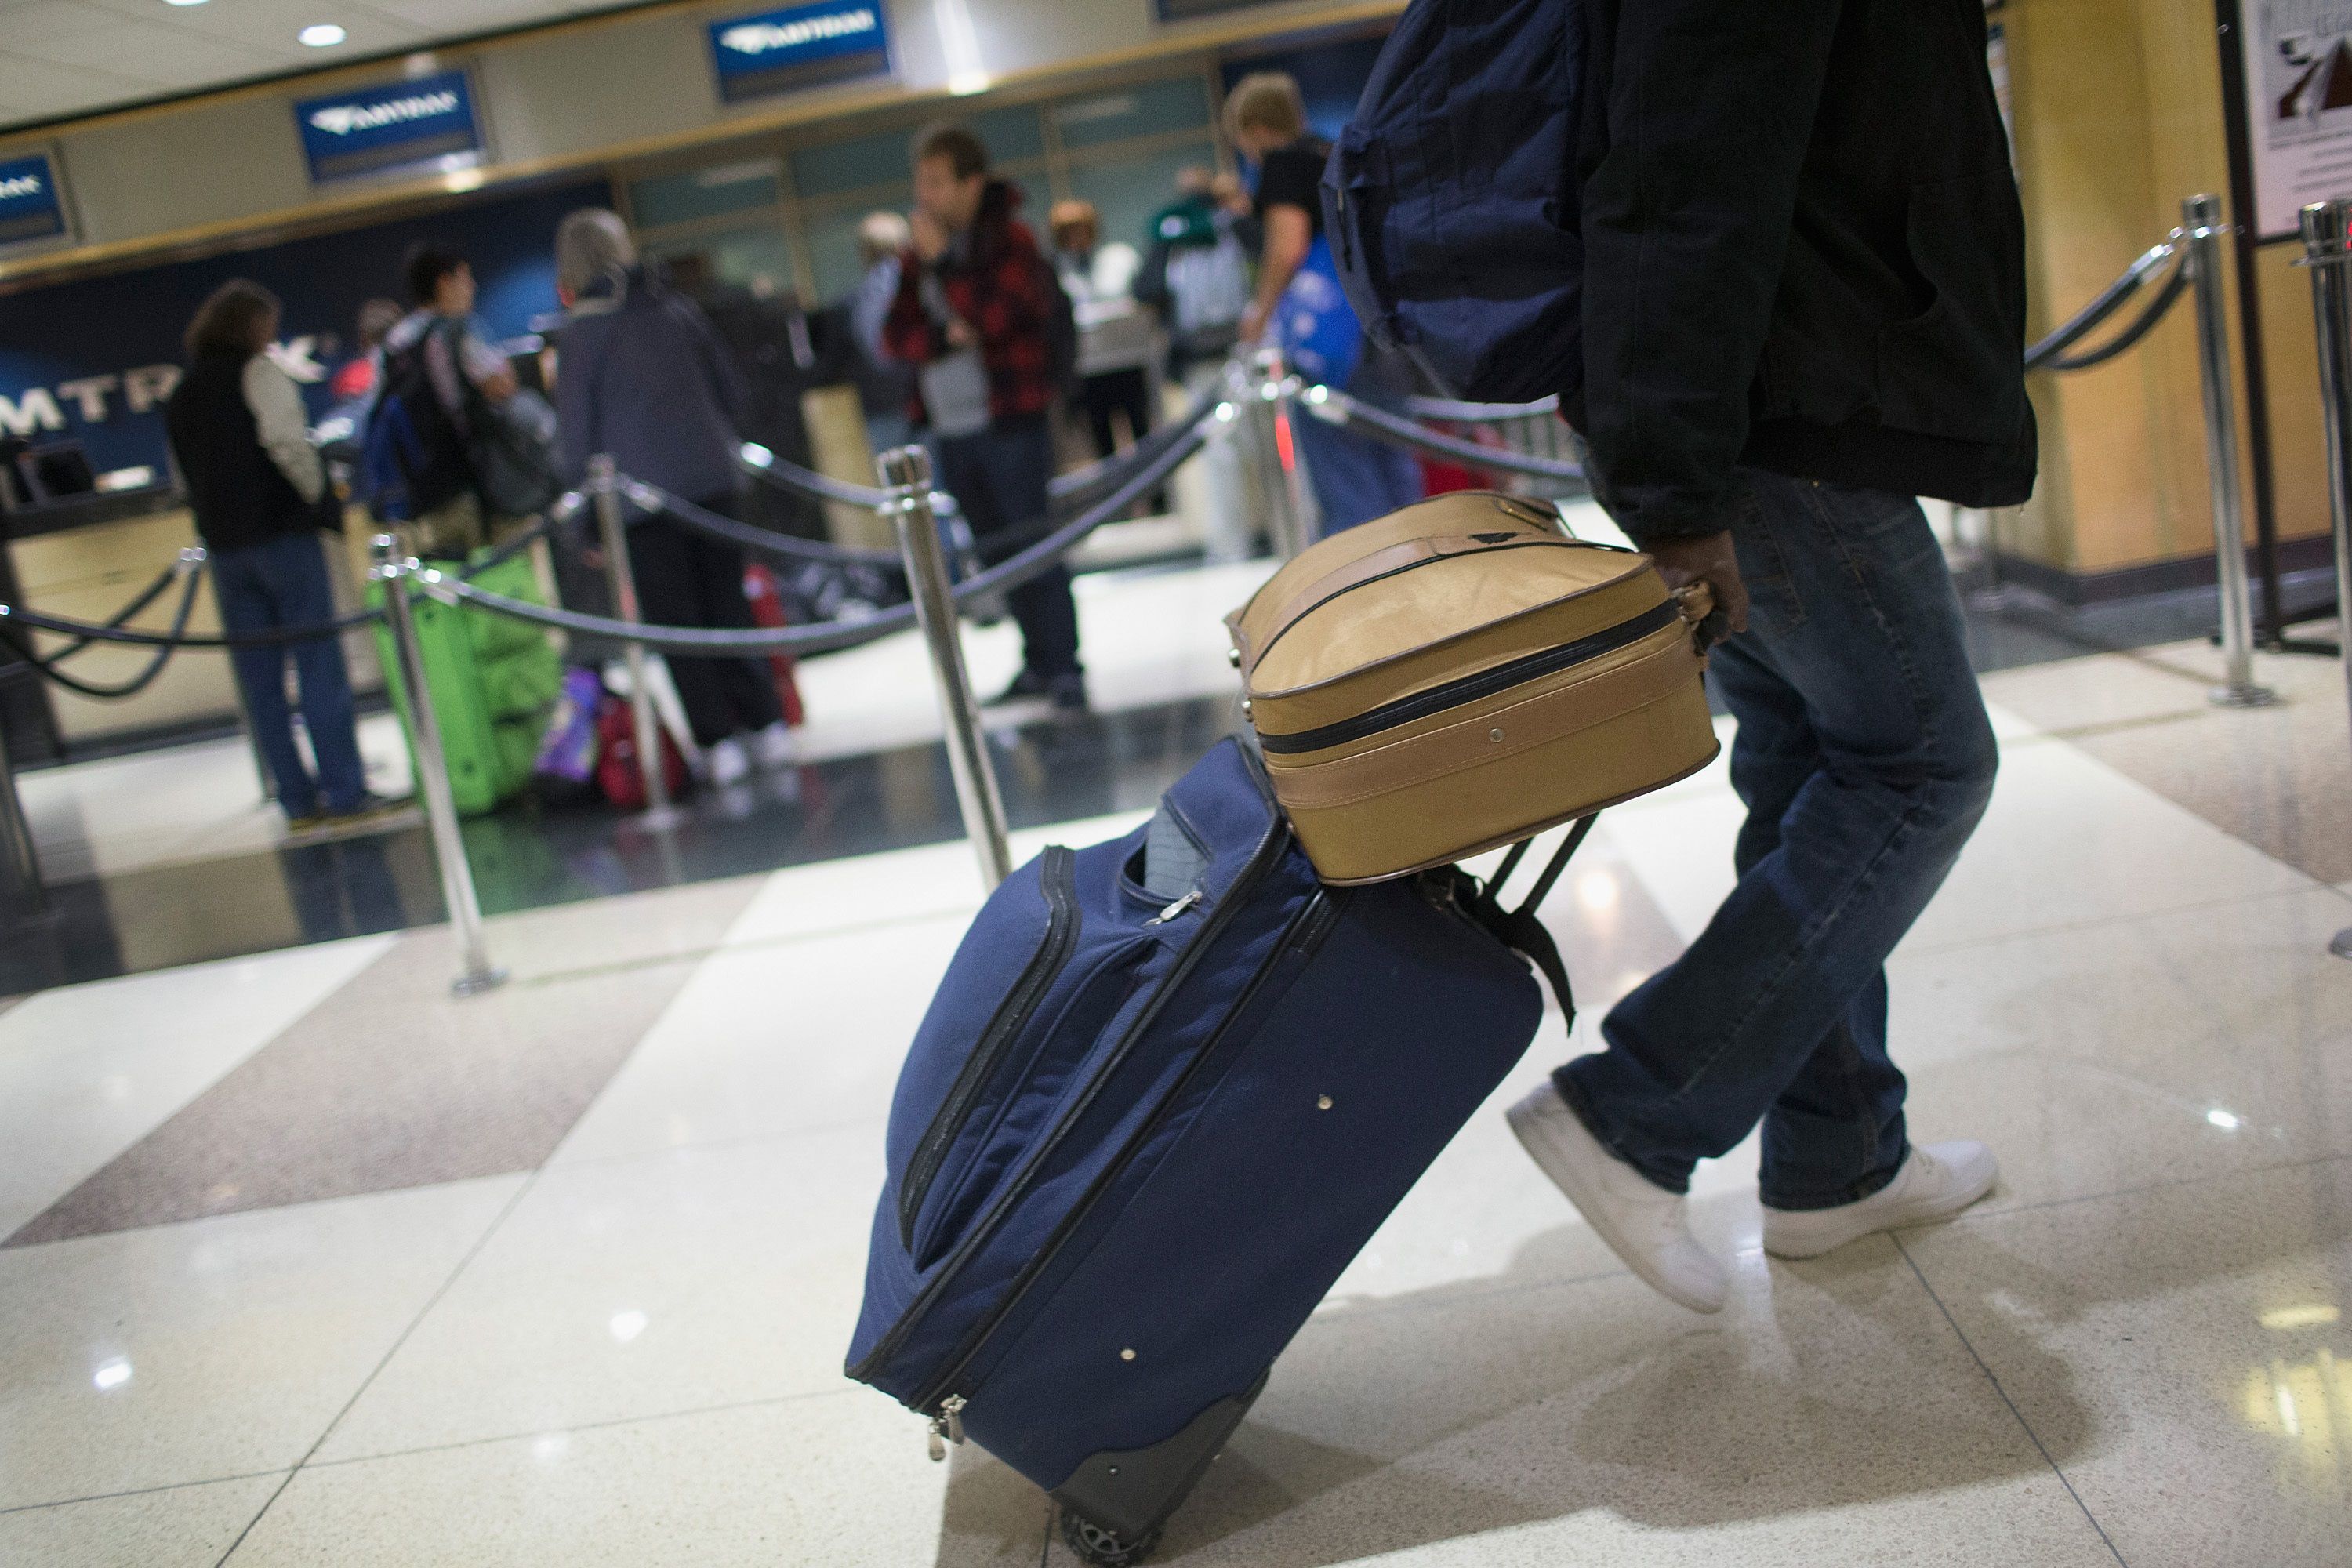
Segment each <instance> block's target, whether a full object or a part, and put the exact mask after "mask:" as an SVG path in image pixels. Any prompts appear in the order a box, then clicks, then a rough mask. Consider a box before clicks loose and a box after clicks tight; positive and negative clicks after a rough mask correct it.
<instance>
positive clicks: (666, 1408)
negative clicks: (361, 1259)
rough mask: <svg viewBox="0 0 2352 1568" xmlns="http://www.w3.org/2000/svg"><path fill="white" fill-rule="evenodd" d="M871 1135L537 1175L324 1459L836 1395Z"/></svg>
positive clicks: (872, 1184) (862, 1231) (876, 1156)
mask: <svg viewBox="0 0 2352 1568" xmlns="http://www.w3.org/2000/svg"><path fill="white" fill-rule="evenodd" d="M881 1187H882V1136H881V1131H880V1129H879V1127H878V1126H865V1127H857V1128H852V1129H847V1130H844V1131H832V1132H820V1133H809V1134H804V1135H802V1136H799V1137H795V1138H791V1139H786V1140H782V1141H771V1142H757V1143H739V1144H730V1145H725V1146H722V1147H719V1148H714V1149H699V1150H687V1151H682V1152H677V1153H675V1154H661V1155H655V1156H651V1157H648V1158H645V1159H636V1160H623V1161H606V1162H599V1163H591V1164H581V1165H573V1166H570V1167H565V1168H558V1169H554V1170H551V1171H548V1172H546V1173H543V1174H541V1176H540V1178H539V1179H538V1181H537V1182H536V1183H535V1184H533V1185H532V1187H531V1189H530V1192H529V1193H528V1194H526V1195H525V1196H524V1198H523V1200H522V1201H521V1202H520V1204H518V1205H516V1207H515V1211H514V1213H513V1214H512V1215H509V1217H508V1219H507V1221H506V1223H505V1224H504V1225H502V1226H499V1231H498V1234H497V1235H496V1236H494V1237H491V1238H490V1240H489V1242H488V1244H487V1245H486V1246H485V1247H483V1248H482V1250H481V1252H480V1254H479V1255H478V1256H477V1257H476V1258H474V1259H473V1261H472V1262H471V1263H469V1264H468V1265H467V1268H466V1271H465V1273H464V1274H463V1275H461V1276H460V1277H459V1278H458V1279H457V1282H456V1283H455V1284H454V1285H452V1286H451V1287H450V1289H449V1290H448V1292H447V1294H446V1295H445V1296H444V1297H442V1299H441V1300H440V1301H439V1302H438V1303H436V1306H435V1308H434V1310H433V1311H432V1312H431V1313H429V1314H428V1315H427V1316H426V1317H425V1321H423V1322H422V1323H420V1324H419V1325H418V1326H417V1329H416V1331H415V1333H414V1334H412V1335H411V1336H410V1337H409V1339H408V1341H407V1342H406V1343H404V1345H403V1346H402V1347H401V1349H400V1352H399V1353H398V1354H397V1355H395V1356H394V1357H393V1358H392V1361H391V1363H389V1364H388V1365H387V1366H386V1367H385V1368H384V1370H383V1374H382V1375H381V1376H379V1377H378V1378H377V1379H376V1380H375V1382H374V1383H373V1384H372V1385H370V1387H369V1389H368V1391H367V1393H366V1394H364V1395H362V1397H361V1399H360V1400H359V1402H358V1403H357V1404H356V1405H353V1406H352V1412H351V1414H350V1415H349V1416H348V1417H346V1418H345V1419H344V1420H343V1421H342V1422H341V1424H340V1425H339V1426H337V1427H336V1429H335V1431H334V1433H333V1434H332V1435H331V1436H330V1437H329V1438H328V1439H327V1442H326V1444H325V1446H324V1447H323V1448H322V1449H321V1450H320V1455H321V1457H322V1458H359V1457H364V1456H367V1455H373V1454H382V1453H388V1452H393V1451H395V1450H399V1449H404V1448H412V1447H423V1446H425V1445H428V1444H437V1443H452V1442H463V1441H468V1440H472V1439H476V1438H483V1437H499V1436H509V1435H511V1434H514V1433H520V1432H536V1431H541V1430H544V1429H547V1428H550V1427H556V1426H579V1425H582V1424H584V1423H590V1422H598V1421H613V1420H623V1419H629V1418H634V1417H637V1416H644V1415H657V1414H662V1413H665V1412H673V1411H680V1410H695V1409H702V1408H706V1407H709V1406H712V1405H726V1404H730V1403H736V1402H740V1401H743V1400H749V1399H772V1398H777V1397H780V1396H783V1395H789V1394H829V1393H832V1392H834V1391H835V1390H836V1389H838V1388H840V1387H841V1386H842V1372H841V1368H842V1359H843V1356H844V1355H845V1352H847V1350H848V1348H849V1337H850V1332H851V1330H852V1329H853V1328H854V1327H855V1325H856V1315H857V1309H858V1303H859V1300H860V1298H861V1295H862V1291H863V1283H864V1279H865V1267H866V1237H867V1235H868V1232H869V1230H870V1228H871V1225H872V1218H873V1204H874V1199H875V1195H876V1194H877V1193H879V1192H880V1191H881Z"/></svg>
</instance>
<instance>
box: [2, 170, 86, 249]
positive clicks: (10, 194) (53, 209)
mask: <svg viewBox="0 0 2352 1568" xmlns="http://www.w3.org/2000/svg"><path fill="white" fill-rule="evenodd" d="M71 233H72V226H71V225H70V224H69V223H68V221H67V218H66V199H65V193H64V191H62V190H61V189H59V188H58V170H57V164H56V163H55V162H54V161H52V160H51V158H50V157H49V155H48V154H47V153H14V154H9V155H6V156H0V251H7V250H13V249H15V248H16V247H18V246H29V245H38V244H40V243H41V242H42V241H44V240H58V239H63V238H66V237H68V236H69V235H70V234H71Z"/></svg>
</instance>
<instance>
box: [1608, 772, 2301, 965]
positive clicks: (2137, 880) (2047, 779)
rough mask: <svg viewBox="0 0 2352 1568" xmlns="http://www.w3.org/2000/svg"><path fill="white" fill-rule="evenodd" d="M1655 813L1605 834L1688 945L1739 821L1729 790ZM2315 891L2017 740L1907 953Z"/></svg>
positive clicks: (1711, 908)
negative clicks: (1987, 805)
mask: <svg viewBox="0 0 2352 1568" xmlns="http://www.w3.org/2000/svg"><path fill="white" fill-rule="evenodd" d="M1658 802H1659V804H1657V805H1654V806H1651V807H1649V808H1647V809H1641V810H1630V811H1619V812H1612V813H1610V814H1608V815H1607V816H1603V817H1602V818H1601V829H1600V831H1601V832H1602V833H1605V834H1607V835H1608V836H1609V837H1610V839H1611V841H1612V843H1613V844H1614V845H1615V847H1617V848H1618V850H1619V851H1620V852H1621V853H1622V854H1623V855H1624V856H1625V857H1626V858H1628V859H1629V860H1631V861H1632V862H1633V865H1634V867H1635V868H1636V869H1637V870H1638V871H1639V873H1640V875H1641V877H1642V880H1643V885H1644V886H1645V887H1646V888H1647V889H1649V891H1650V894H1651V896H1652V897H1653V898H1654V899H1655V900H1657V902H1658V905H1659V907H1660V908H1661V909H1663V910H1664V911H1665V913H1666V916H1667V918H1668V919H1669V920H1671V921H1673V922H1674V925H1675V929H1676V930H1677V931H1680V932H1681V933H1682V934H1683V936H1684V937H1685V940H1688V939H1690V938H1694V937H1696V935H1697V934H1698V933H1699V931H1702V930H1704V929H1706V922H1707V921H1708V919H1709V918H1711V917H1712V916H1713V914H1714V913H1715V910H1716V908H1717V906H1718V905H1719V904H1721V903H1722V901H1723V900H1724V898H1725V896H1726V895H1727V894H1728V893H1729V892H1730V891H1731V888H1732V884H1733V881H1734V878H1733V875H1732V868H1731V865H1732V850H1733V847H1734V844H1735V843H1736V841H1737V839H1738V833H1739V825H1740V823H1741V821H1742V820H1743V819H1744V817H1745V816H1746V811H1745V808H1744V807H1742V806H1741V805H1740V804H1739V801H1738V797H1737V796H1735V795H1731V794H1729V793H1728V792H1727V791H1695V792H1692V793H1689V794H1687V795H1671V794H1669V795H1661V796H1659V797H1658ZM2311 885H2312V884H2311V881H2310V879H2308V878H2306V877H2305V876H2304V875H2303V874H2302V873H2300V872H2298V871H2296V870H2294V868H2292V867H2289V866H2285V865H2283V864H2281V863H2280V862H2278V861H2276V860H2273V859H2272V858H2270V857H2269V856H2267V855H2264V854H2263V853H2262V852H2261V851H2260V850H2257V849H2255V848H2253V847H2252V846H2250V845H2248V844H2246V843H2244V842H2243V841H2242V840H2240V839H2237V838H2234V837H2231V836H2230V835H2229V834H2226V833H2224V832H2222V831H2221V829H2220V828H2218V827H2215V826H2213V825H2212V824H2210V823H2209V822H2207V821H2206V820H2204V819H2203V818H2202V817H2200V816H2196V815H2195V814H2194V813H2192V812H2189V811H2187V810H2185V809H2183V808H2182V807H2180V806H2179V805H2175V804H2173V803H2172V802H2171V801H2168V800H2167V799H2165V798H2164V797H2163V796H2162V795H2158V794H2157V793H2156V792H2155V791H2153V790H2150V789H2148V788H2147V787H2146V786H2145V785H2142V784H2137V783H2135V782H2133V781H2132V780H2130V779H2128V778H2126V777H2125V776H2124V775H2123V774H2121V773H2117V772H2116V771H2115V770H2114V769H2113V768H2110V767H2108V766H2106V765H2105V763H2099V762H2097V761H2095V760H2094V759H2092V758H2090V757H2088V756H2085V755H2084V753H2083V752H2080V751H2078V750H2076V749H2075V748H2074V747H2072V746H2068V745H2064V744H2063V743H2058V742H2047V741H2037V740H2033V739H2032V738H2031V737H2022V738H2021V739H2020V740H2019V741H2017V742H2011V743H2008V744H2006V745H2005V746H2004V749H2003V752H2002V756H2001V771H2000V782H1999V783H1998V784H1996V785H1995V786H1994V791H1993V801H1992V805H1991V807H1990V809H1989V810H1988V811H1987V812H1986V814H1985V819H1984V821H1983V823H1982V824H1981V825H1979V827H1978V828H1977V831H1976V835H1975V837H1973V838H1971V839H1970V840H1969V847H1968V848H1967V849H1965V850H1964V851H1962V853H1961V856H1960V859H1959V863H1958V865H1956V866H1955V867H1954V868H1952V874H1951V876H1950V878H1949V879H1947V881H1946V882H1945V884H1944V887H1943V889H1942V890H1941V891H1940V892H1938V893H1937V896H1936V900H1935V901H1934V902H1933V903H1931V904H1929V905H1928V906H1927V913H1926V914H1924V915H1923V916H1921V917H1920V920H1919V922H1918V923H1917V924H1916V926H1914V927H1913V928H1912V931H1911V934H1910V936H1909V937H1908V938H1907V939H1906V947H1910V948H1925V947H1937V946H1944V945H1948V944H1951V943H1955V942H1980V941H1985V940H1989V939H1991V938H1996V937H2001V936H2009V935H2014V934H2016V933H2019V932H2021V931H2047V930H2053V929H2057V928H2062V927H2067V926H2075V925H2083V924H2086V923H2091V922H2095V921H2103V920H2117V919H2122V918H2126V917H2128V916H2132V915H2138V914H2146V913H2150V912H2153V911H2156V910H2177V909H2185V908H2189V907H2192V906H2197V905H2203V904H2210V903H2214V902H2218V901H2221V900H2229V899H2241V898H2250V897H2254V896H2257V895H2260V894H2264V893H2283V892H2291V891H2295V890H2298V889H2305V888H2308V887H2310V886H2311Z"/></svg>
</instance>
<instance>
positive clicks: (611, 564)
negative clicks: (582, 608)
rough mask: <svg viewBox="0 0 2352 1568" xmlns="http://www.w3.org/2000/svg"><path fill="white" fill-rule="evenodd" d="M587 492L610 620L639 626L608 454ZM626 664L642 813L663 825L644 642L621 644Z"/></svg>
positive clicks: (666, 809) (663, 786)
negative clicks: (610, 606) (592, 506)
mask: <svg viewBox="0 0 2352 1568" xmlns="http://www.w3.org/2000/svg"><path fill="white" fill-rule="evenodd" d="M587 489H588V492H589V494H591V495H592V496H593V497H594V498H595V502H596V533H597V537H598V539H599V541H600V542H602V546H603V549H604V581H605V583H606V584H608V585H609V587H610V588H611V591H612V595H613V618H614V619H615V620H622V621H626V622H628V623H629V624H630V625H631V626H643V625H644V624H645V616H644V615H643V614H642V613H641V612H640V610H639V607H638V605H637V574H636V573H635V570H634V569H632V568H631V566H630V565H629V534H628V530H627V528H626V526H625V525H624V523H623V522H622V521H621V489H620V485H619V482H618V479H617V476H616V475H615V473H614V468H613V459H612V457H611V455H610V454H608V453H604V452H599V453H597V454H596V455H595V456H593V457H592V458H589V459H588V485H587ZM623 657H625V658H626V659H627V660H628V663H629V724H630V727H631V728H632V729H634V730H635V731H636V738H637V776H638V777H639V778H641V779H643V780H644V781H645V791H646V815H645V821H646V824H647V825H648V826H654V827H667V826H669V825H670V823H671V822H672V821H673V820H674V819H675V815H676V814H675V813H673V812H672V811H671V809H670V804H669V774H668V773H667V771H666V770H664V768H663V767H662V755H663V752H662V731H661V715H660V714H659V713H658V712H657V711H656V709H655V707H654V688H653V682H652V681H651V680H650V679H647V678H646V668H647V667H648V666H649V665H650V664H651V662H652V661H651V660H649V659H647V658H646V649H645V645H644V644H643V643H640V642H638V641H636V640H635V638H632V639H630V641H629V642H628V643H627V645H626V646H625V652H624V656H623Z"/></svg>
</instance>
